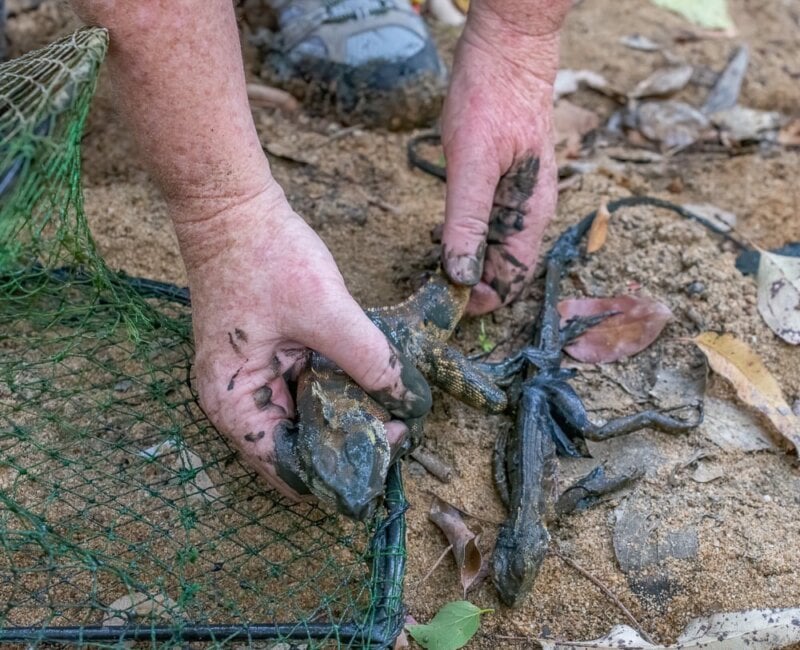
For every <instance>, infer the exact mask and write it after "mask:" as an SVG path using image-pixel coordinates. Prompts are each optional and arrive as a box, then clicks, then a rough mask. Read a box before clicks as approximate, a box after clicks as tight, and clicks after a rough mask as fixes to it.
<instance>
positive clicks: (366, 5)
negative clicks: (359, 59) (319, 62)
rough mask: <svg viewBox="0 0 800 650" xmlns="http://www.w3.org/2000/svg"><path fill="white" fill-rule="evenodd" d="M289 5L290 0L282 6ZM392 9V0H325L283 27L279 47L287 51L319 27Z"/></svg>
mask: <svg viewBox="0 0 800 650" xmlns="http://www.w3.org/2000/svg"><path fill="white" fill-rule="evenodd" d="M289 4H291V0H290V1H289V2H287V3H285V4H284V5H283V6H284V7H285V6H286V5H289ZM279 8H282V7H279ZM392 9H397V5H396V4H395V3H394V1H393V0H325V2H324V3H323V4H322V5H321V6H320V7H318V8H316V9H314V10H312V11H309V12H308V13H305V14H303V15H301V16H298V17H297V18H295V19H293V20H292V21H291V22H290V23H289V24H287V25H286V26H285V27H283V28H282V29H281V33H280V38H279V45H280V48H281V49H282V50H284V51H287V50H290V49H292V48H293V47H295V46H296V45H297V44H298V43H300V42H301V41H303V40H305V39H306V38H307V37H308V36H310V35H311V33H312V32H313V31H314V30H315V29H316V28H317V27H319V26H320V25H323V24H325V23H341V22H346V21H348V20H363V19H365V18H367V17H369V16H374V15H378V14H383V13H386V12H388V11H391V10H392Z"/></svg>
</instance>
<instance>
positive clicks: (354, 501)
mask: <svg viewBox="0 0 800 650" xmlns="http://www.w3.org/2000/svg"><path fill="white" fill-rule="evenodd" d="M469 295H470V288H469V287H465V286H459V285H456V284H453V283H451V282H450V281H449V280H447V279H446V278H445V277H444V276H443V275H441V274H435V275H433V276H432V277H430V278H429V279H428V280H427V281H426V282H425V283H424V284H423V286H422V287H421V288H420V289H419V290H417V291H416V292H415V293H414V294H412V295H411V296H410V297H409V298H407V299H406V300H404V301H402V302H401V303H399V304H396V305H392V306H387V307H379V308H373V309H366V310H365V312H366V314H367V315H368V316H369V318H370V319H371V320H372V321H373V322H374V323H375V324H376V325H377V326H378V327H379V328H380V330H381V331H382V332H383V333H384V335H385V336H386V337H387V338H388V339H389V341H390V342H391V343H392V344H393V345H394V346H395V347H396V348H397V350H398V351H399V353H400V354H401V355H402V357H403V359H404V361H403V362H404V363H408V362H410V363H413V364H414V365H415V366H416V367H417V368H418V369H419V370H420V371H421V372H422V374H423V375H424V376H425V378H426V379H427V380H428V381H429V382H430V383H431V384H433V385H434V386H437V387H439V388H441V389H443V390H444V391H446V392H447V393H449V394H450V395H453V396H454V397H456V398H457V399H459V400H461V401H462V402H464V403H466V404H468V405H470V406H473V407H475V408H478V409H480V410H482V411H485V412H488V413H502V412H503V411H505V410H506V407H507V403H508V401H507V397H506V394H505V391H504V390H503V389H502V388H500V387H499V386H497V385H496V384H495V382H494V380H493V379H492V377H490V376H489V375H487V374H485V373H484V372H483V370H482V368H481V366H480V364H478V363H474V362H472V361H470V360H469V359H467V358H466V357H465V356H464V355H463V354H462V353H461V352H459V351H458V350H457V349H456V348H454V347H452V346H450V345H448V344H447V341H448V339H449V338H450V336H451V335H452V333H453V331H454V329H455V327H456V325H457V324H458V322H459V321H460V320H461V316H462V315H463V313H464V310H465V309H466V305H467V302H468V300H469ZM296 401H297V414H298V422H297V425H296V428H295V429H294V430H293V431H291V432H289V433H288V434H286V435H285V436H283V437H282V438H281V439H280V440H279V441H278V448H277V450H276V451H277V453H276V458H277V460H278V463H279V466H278V469H279V473H280V475H281V476H282V477H283V478H284V480H287V482H289V483H290V485H292V487H295V489H302V487H303V486H305V488H306V489H305V492H306V493H308V492H310V493H312V494H314V495H315V496H317V497H318V498H319V499H320V500H322V501H323V502H326V503H328V504H332V505H333V506H334V507H335V508H336V509H337V510H338V511H339V512H341V513H343V514H345V515H348V516H349V517H352V518H355V519H359V520H364V519H367V518H369V517H370V516H371V515H372V513H373V512H374V510H375V507H376V505H377V504H378V502H379V500H380V497H381V495H382V494H383V490H384V482H385V479H386V473H387V471H388V469H389V465H390V464H391V462H392V461H393V460H394V455H393V454H392V450H391V449H390V445H389V442H388V440H387V437H386V432H385V429H384V426H383V424H384V422H387V421H388V420H390V419H391V417H390V415H389V412H388V411H387V410H386V409H385V408H384V407H382V406H381V405H380V404H379V403H378V402H377V401H375V400H374V399H373V398H372V397H370V396H369V395H368V394H367V393H366V391H364V390H363V389H362V388H361V387H360V386H359V385H358V384H356V383H355V382H354V381H353V380H352V379H350V378H349V377H348V376H347V375H345V374H344V373H343V372H342V370H340V369H339V368H338V367H337V366H336V365H335V364H334V363H332V362H331V361H330V360H329V359H327V358H325V357H324V356H322V355H320V354H318V353H312V354H311V358H310V360H309V363H308V365H307V367H306V368H305V369H304V370H303V371H302V372H301V374H300V376H299V377H298V380H297V397H296ZM407 424H408V426H409V430H410V436H409V438H410V440H409V443H410V446H416V445H418V444H419V442H420V440H421V427H422V423H421V422H419V421H410V422H408V423H407ZM407 450H408V446H407V447H406V449H405V450H404V451H407Z"/></svg>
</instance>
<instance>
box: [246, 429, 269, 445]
mask: <svg viewBox="0 0 800 650" xmlns="http://www.w3.org/2000/svg"><path fill="white" fill-rule="evenodd" d="M265 435H266V432H264V431H259V432H258V433H246V434H244V439H245V440H247V442H258V441H259V440H261V439H262V438H263V437H264V436H265Z"/></svg>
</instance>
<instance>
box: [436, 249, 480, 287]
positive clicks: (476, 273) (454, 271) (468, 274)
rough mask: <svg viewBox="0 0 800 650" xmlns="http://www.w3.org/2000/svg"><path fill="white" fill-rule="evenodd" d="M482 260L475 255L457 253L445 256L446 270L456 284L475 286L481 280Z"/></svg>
mask: <svg viewBox="0 0 800 650" xmlns="http://www.w3.org/2000/svg"><path fill="white" fill-rule="evenodd" d="M481 267H482V264H481V261H480V260H479V259H478V258H477V257H476V256H475V255H456V256H453V257H448V258H445V260H444V270H445V272H446V273H447V276H448V277H449V278H450V279H451V280H452V281H453V282H455V283H456V284H465V285H467V286H470V287H471V286H474V285H476V284H478V282H480V279H481V271H482V270H483V269H482V268H481Z"/></svg>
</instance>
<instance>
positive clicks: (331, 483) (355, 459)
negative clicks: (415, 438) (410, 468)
mask: <svg viewBox="0 0 800 650" xmlns="http://www.w3.org/2000/svg"><path fill="white" fill-rule="evenodd" d="M297 411H298V416H299V417H298V420H299V425H298V432H297V443H296V466H297V467H298V468H299V474H300V475H301V476H302V479H303V481H304V482H305V484H306V486H307V487H308V489H309V490H310V491H311V492H312V493H313V494H314V495H316V496H317V497H318V498H319V499H321V500H322V501H324V502H326V503H328V504H331V505H332V506H334V507H335V508H336V510H337V511H339V512H341V513H342V514H344V515H346V516H348V517H351V518H353V519H358V520H364V519H367V518H369V517H370V516H371V515H372V514H373V513H374V511H375V507H376V506H377V504H378V503H379V501H380V498H381V496H382V495H383V491H384V483H385V481H386V474H387V472H388V470H389V462H390V460H391V448H390V445H389V441H388V440H387V437H386V430H385V429H384V426H383V422H384V421H385V420H388V419H389V415H388V413H386V412H385V411H383V410H382V409H381V408H380V407H379V406H378V405H377V404H376V403H375V402H374V401H373V400H372V398H371V397H369V396H368V395H367V394H366V393H365V392H364V391H363V390H362V389H361V388H360V387H359V386H358V385H357V384H355V383H354V382H353V381H352V380H350V379H349V378H348V377H347V375H345V374H344V373H343V372H342V371H341V370H339V369H338V368H336V367H335V366H334V365H333V364H331V363H330V362H327V363H325V361H324V360H321V359H317V360H312V370H311V372H310V373H309V374H308V376H307V377H306V378H305V380H304V381H303V382H302V384H301V385H299V386H298V393H297Z"/></svg>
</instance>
